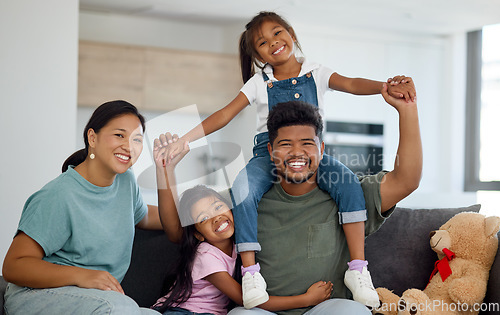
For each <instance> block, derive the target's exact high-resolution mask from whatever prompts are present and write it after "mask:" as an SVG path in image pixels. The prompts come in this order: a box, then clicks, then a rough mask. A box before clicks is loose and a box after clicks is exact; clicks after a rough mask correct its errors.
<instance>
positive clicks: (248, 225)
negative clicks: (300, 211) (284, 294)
mask: <svg viewBox="0 0 500 315" xmlns="http://www.w3.org/2000/svg"><path fill="white" fill-rule="evenodd" d="M254 152H256V149H254ZM259 153H260V154H257V155H256V156H254V157H253V158H252V159H251V160H250V161H249V162H248V164H247V165H246V166H245V168H244V169H243V170H242V171H241V172H240V173H239V174H238V176H237V177H236V179H235V181H234V183H233V187H232V189H231V197H232V199H233V216H234V224H235V240H236V249H237V251H238V253H239V254H240V257H241V260H242V264H243V267H242V276H243V280H242V289H243V305H244V306H245V308H247V309H250V308H253V307H256V306H257V305H260V304H262V303H264V302H266V301H267V300H268V299H269V295H268V294H267V292H266V282H265V281H264V278H262V275H261V274H260V272H259V271H260V266H259V265H258V264H256V262H255V252H256V251H260V249H261V248H260V244H259V243H258V240H257V206H258V203H259V201H260V199H261V198H262V196H263V195H264V194H265V193H266V192H267V191H268V190H269V189H270V188H271V186H272V183H273V178H274V177H273V173H272V170H273V164H272V162H271V159H270V157H269V154H265V153H267V152H264V151H261V152H259Z"/></svg>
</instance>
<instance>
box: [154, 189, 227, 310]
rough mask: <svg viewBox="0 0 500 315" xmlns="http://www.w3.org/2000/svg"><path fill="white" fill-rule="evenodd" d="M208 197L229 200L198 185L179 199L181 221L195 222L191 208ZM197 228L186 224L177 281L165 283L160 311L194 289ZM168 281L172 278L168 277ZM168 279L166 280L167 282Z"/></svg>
mask: <svg viewBox="0 0 500 315" xmlns="http://www.w3.org/2000/svg"><path fill="white" fill-rule="evenodd" d="M206 197H216V198H217V199H219V200H221V201H223V202H224V203H226V204H227V205H230V203H228V202H227V200H226V199H225V198H223V197H222V196H221V195H220V194H219V193H218V192H216V191H215V190H213V189H210V188H208V187H206V186H204V185H197V186H195V187H193V188H190V189H187V190H186V191H184V193H183V194H182V196H181V199H180V201H179V211H178V213H179V217H180V219H181V222H193V218H192V216H191V209H192V208H193V206H194V204H195V203H196V202H198V201H199V200H201V199H203V198H206ZM196 232H197V231H196V228H195V226H194V224H190V225H187V226H184V228H183V232H182V238H181V244H180V255H179V259H178V261H177V265H176V268H175V271H174V272H175V281H174V282H173V283H171V284H169V283H164V287H163V292H162V294H163V295H165V294H167V293H168V296H167V299H166V301H165V302H164V303H163V305H162V306H161V307H159V308H155V309H156V310H157V311H159V312H160V313H163V312H165V311H166V310H167V309H168V308H169V307H177V306H178V305H180V304H182V303H184V302H186V301H187V300H188V299H189V297H190V296H191V292H192V291H193V277H192V276H191V272H192V271H193V263H194V258H195V256H196V251H197V249H198V245H200V243H201V242H200V241H199V240H198V239H197V238H196V236H195V233H196ZM166 280H167V281H168V280H170V279H168V278H167V279H166ZM167 281H166V282H167Z"/></svg>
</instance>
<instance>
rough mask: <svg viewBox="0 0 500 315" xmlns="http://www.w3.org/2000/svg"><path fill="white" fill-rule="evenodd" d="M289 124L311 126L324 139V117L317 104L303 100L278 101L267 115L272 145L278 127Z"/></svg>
mask: <svg viewBox="0 0 500 315" xmlns="http://www.w3.org/2000/svg"><path fill="white" fill-rule="evenodd" d="M288 126H311V127H313V128H314V130H315V131H316V136H318V138H319V139H320V141H321V139H322V134H323V119H322V118H321V115H320V113H319V109H318V107H317V106H314V105H312V104H309V103H306V102H302V101H289V102H284V103H278V104H276V105H275V106H273V108H272V109H271V111H269V115H268V116H267V131H268V133H269V142H271V145H272V144H273V142H274V140H276V137H277V136H278V129H280V128H282V127H288Z"/></svg>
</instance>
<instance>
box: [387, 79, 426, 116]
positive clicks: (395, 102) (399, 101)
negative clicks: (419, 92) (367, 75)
mask: <svg viewBox="0 0 500 315" xmlns="http://www.w3.org/2000/svg"><path fill="white" fill-rule="evenodd" d="M406 84H409V85H411V86H412V88H413V89H415V86H414V85H413V82H410V83H406ZM388 87H389V85H388V84H387V83H384V84H383V87H382V91H381V94H382V97H383V98H384V99H385V101H386V102H387V103H388V104H390V105H392V106H393V107H394V108H395V109H396V110H398V111H399V110H400V109H401V108H402V107H404V106H410V105H416V103H417V102H416V97H415V98H414V99H412V100H410V101H409V102H408V101H406V100H405V99H403V98H399V97H394V96H392V95H390V94H389V92H388Z"/></svg>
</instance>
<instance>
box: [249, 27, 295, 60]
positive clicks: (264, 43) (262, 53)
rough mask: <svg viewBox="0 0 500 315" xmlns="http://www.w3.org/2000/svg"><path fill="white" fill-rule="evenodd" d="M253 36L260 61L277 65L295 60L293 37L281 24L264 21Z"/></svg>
mask: <svg viewBox="0 0 500 315" xmlns="http://www.w3.org/2000/svg"><path fill="white" fill-rule="evenodd" d="M255 37H256V38H255V40H254V45H255V50H256V51H257V53H258V55H259V59H261V61H262V62H264V63H269V64H270V65H272V66H277V65H281V64H283V63H286V62H288V61H292V62H293V61H295V55H294V52H293V46H294V42H295V39H294V38H293V36H292V35H291V34H290V33H289V32H288V31H287V30H286V29H285V28H284V27H283V26H282V25H281V24H279V23H277V22H274V21H265V22H264V23H262V25H261V28H260V32H259V33H258V34H257V35H256V36H255ZM291 57H293V58H291ZM295 62H296V61H295Z"/></svg>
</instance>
